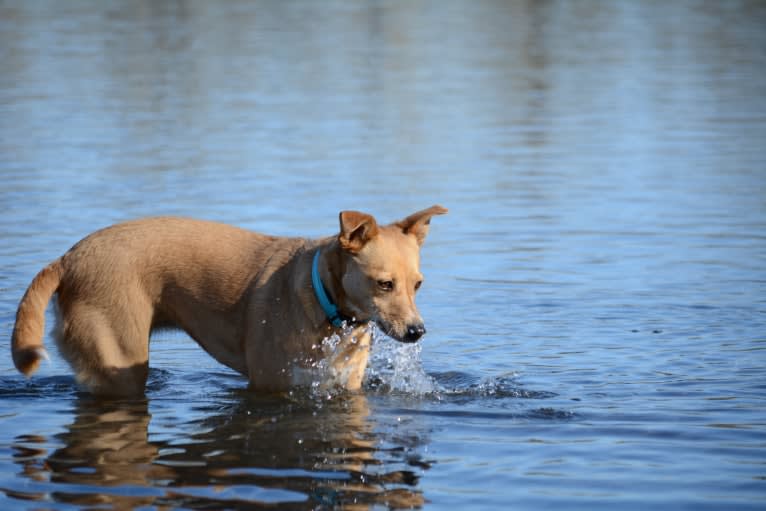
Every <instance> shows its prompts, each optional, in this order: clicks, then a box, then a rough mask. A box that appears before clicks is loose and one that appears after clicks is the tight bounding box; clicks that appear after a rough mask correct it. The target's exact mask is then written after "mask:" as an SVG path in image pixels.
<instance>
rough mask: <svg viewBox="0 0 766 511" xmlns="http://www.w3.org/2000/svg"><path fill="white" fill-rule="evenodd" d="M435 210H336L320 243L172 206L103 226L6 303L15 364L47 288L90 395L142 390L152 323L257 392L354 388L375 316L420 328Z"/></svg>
mask: <svg viewBox="0 0 766 511" xmlns="http://www.w3.org/2000/svg"><path fill="white" fill-rule="evenodd" d="M445 213H447V209H445V208H443V207H441V206H438V205H435V206H432V207H430V208H428V209H425V210H422V211H418V212H417V213H414V214H412V215H410V216H408V217H406V218H405V219H403V220H400V221H398V222H394V223H392V224H390V225H385V226H384V225H379V224H378V223H377V221H376V220H375V218H374V217H373V216H371V215H369V214H366V213H361V212H358V211H342V212H341V213H340V214H339V221H340V232H339V233H338V234H337V235H335V236H331V237H327V238H323V239H319V240H308V239H304V238H289V237H277V236H268V235H264V234H259V233H256V232H252V231H248V230H244V229H240V228H237V227H233V226H229V225H226V224H219V223H215V222H209V221H203V220H193V219H189V218H179V217H154V218H145V219H140V220H134V221H128V222H125V223H121V224H116V225H112V226H110V227H106V228H104V229H102V230H99V231H96V232H94V233H93V234H91V235H89V236H87V237H85V238H84V239H82V240H81V241H79V242H78V243H77V244H75V245H74V246H73V247H72V248H71V249H70V250H69V251H68V252H66V253H65V254H64V255H63V256H61V257H60V258H58V259H56V260H55V261H53V262H52V263H51V264H49V265H48V266H47V267H45V268H44V269H43V270H41V271H40V273H38V274H37V276H35V278H34V279H33V280H32V283H31V284H30V286H29V288H28V289H27V291H26V293H25V294H24V296H23V298H22V299H21V302H20V304H19V308H18V311H17V313H16V323H15V326H14V329H13V334H12V340H11V349H12V355H13V362H14V365H15V366H16V368H17V369H18V370H19V371H20V372H21V373H23V374H24V375H27V376H29V375H31V374H32V373H33V372H34V371H35V370H36V369H37V367H38V365H39V364H40V361H41V360H42V359H43V358H47V354H46V351H45V348H44V347H43V341H42V338H43V330H44V322H45V308H46V306H47V303H48V302H49V301H50V299H51V297H52V296H53V294H54V293H56V294H57V299H56V302H55V303H56V305H57V307H56V317H57V321H56V323H57V324H56V327H55V328H54V332H53V335H54V337H55V339H56V341H57V345H58V347H59V351H60V352H61V354H62V356H63V357H64V358H65V359H66V360H67V362H68V363H69V364H70V366H71V367H72V369H73V371H74V373H75V376H76V379H77V381H78V383H79V384H80V385H81V386H83V387H84V388H85V389H86V390H88V391H90V392H91V393H93V394H95V395H103V396H117V397H120V396H137V395H139V396H140V395H143V393H144V390H145V386H146V379H147V376H148V371H149V337H150V334H151V332H152V331H154V330H157V329H161V328H180V329H182V330H184V331H185V332H186V333H188V334H189V335H190V336H191V337H192V338H193V339H194V340H195V341H197V343H199V345H200V346H202V348H203V349H204V350H205V351H207V352H208V353H209V354H210V355H211V356H212V357H213V358H215V359H216V360H218V361H219V362H220V363H222V364H224V365H226V366H228V367H230V368H232V369H234V370H235V371H237V372H239V373H241V374H243V375H245V376H246V377H247V378H248V380H249V385H250V387H251V388H252V389H254V390H256V391H260V392H269V393H280V392H286V391H288V390H290V389H291V388H294V387H296V386H305V385H309V384H316V378H317V377H321V379H322V380H323V381H322V382H321V384H322V386H323V387H324V386H332V387H340V388H343V389H347V390H350V391H356V390H359V389H360V388H361V386H362V383H363V377H364V371H365V368H366V366H367V361H368V358H369V353H370V343H371V328H370V327H371V324H372V323H374V324H376V325H377V326H378V327H379V328H380V329H381V330H382V331H383V332H384V333H385V334H387V335H389V336H390V337H393V338H394V339H396V340H397V341H401V342H416V341H417V340H418V339H420V338H421V337H422V336H423V334H425V332H426V329H425V326H424V324H423V320H422V318H421V316H420V314H419V312H418V309H417V308H416V306H415V294H416V292H417V290H418V289H419V288H420V285H421V284H422V282H423V276H422V275H421V273H420V271H419V266H420V247H421V246H422V244H423V241H424V240H425V237H426V235H427V233H428V229H429V224H430V221H431V217H433V216H434V215H442V214H445ZM328 340H331V341H332V342H328ZM319 369H321V371H320V372H321V374H319V373H318V370H319Z"/></svg>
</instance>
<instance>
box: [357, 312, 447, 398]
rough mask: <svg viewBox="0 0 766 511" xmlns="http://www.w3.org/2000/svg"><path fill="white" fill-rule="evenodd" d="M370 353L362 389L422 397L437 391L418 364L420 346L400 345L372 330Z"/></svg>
mask: <svg viewBox="0 0 766 511" xmlns="http://www.w3.org/2000/svg"><path fill="white" fill-rule="evenodd" d="M371 333H372V339H373V343H372V353H371V355H370V363H369V365H368V367H367V383H366V385H367V386H368V387H370V388H372V389H375V390H379V391H383V392H392V393H404V394H412V395H418V396H423V395H427V394H435V393H437V392H439V391H440V390H441V389H440V387H439V385H438V383H437V382H436V381H435V380H434V379H433V378H431V377H430V376H429V375H428V374H426V372H425V370H424V369H423V365H422V363H421V360H420V352H421V350H422V348H421V345H420V343H411V344H409V343H402V342H397V341H395V340H394V339H392V338H390V337H388V336H387V335H385V334H384V333H383V332H382V331H381V330H380V329H379V328H378V327H377V326H374V325H373V326H372V332H371Z"/></svg>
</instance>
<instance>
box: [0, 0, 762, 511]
mask: <svg viewBox="0 0 766 511" xmlns="http://www.w3.org/2000/svg"><path fill="white" fill-rule="evenodd" d="M764 27H766V5H764V4H763V3H762V2H720V3H719V2H702V1H678V2H672V3H667V4H666V3H661V2H632V1H627V0H626V1H601V2H598V1H578V2H564V1H560V2H559V1H550V2H521V1H519V2H516V1H513V2H457V1H454V2H453V1H447V2H396V1H394V2H385V3H378V2H341V1H337V2H335V1H333V2H323V3H321V4H320V3H316V2H237V1H230V2H220V3H211V2H205V1H199V2H195V1H187V2H162V3H156V2H140V1H134V2H85V1H83V2H79V1H77V2H53V1H42V0H41V1H31V2H0V48H1V49H0V66H1V67H0V70H1V71H2V72H0V213H2V214H0V351H2V352H4V353H6V354H8V352H9V339H10V334H11V331H12V328H13V321H14V316H15V310H16V306H17V304H18V300H19V299H20V297H21V295H22V294H23V292H24V290H25V289H26V286H27V285H28V284H29V281H30V280H31V279H32V277H33V276H34V274H35V273H36V272H37V271H39V269H40V268H42V267H43V266H44V265H45V264H47V263H48V262H49V261H51V260H52V259H54V258H55V257H57V256H59V255H60V254H61V253H63V252H64V251H65V250H66V249H68V248H69V247H70V246H71V245H72V244H74V243H75V242H76V241H77V240H79V239H80V238H82V237H83V236H85V235H86V234H88V233H90V232H92V231H93V230H95V229H97V228H100V227H103V226H105V225H108V224H111V223H113V222H117V221H121V220H125V219H129V218H134V217H139V216H146V215H159V214H179V215H189V216H195V217H200V218H207V219H212V220H219V221H224V222H228V223H232V224H236V225H239V226H243V227H246V228H252V229H256V230H259V231H264V232H268V233H272V234H280V235H302V236H325V235H329V234H331V233H333V232H336V230H337V214H338V211H340V210H342V209H360V210H364V211H369V212H372V213H374V214H375V215H377V217H378V218H379V219H380V220H381V221H393V220H396V219H398V218H401V217H404V216H406V215H408V214H409V213H411V212H413V211H416V210H418V209H421V208H424V207H427V206H430V205H431V204H434V203H440V204H443V205H445V206H447V207H449V208H450V213H449V215H447V216H443V217H438V218H435V219H434V221H433V225H432V229H431V233H430V234H429V238H428V240H427V241H426V245H425V246H424V248H423V254H422V270H423V273H424V274H425V275H426V283H425V285H424V287H423V289H422V291H421V292H420V294H419V298H418V300H419V306H420V309H421V312H422V314H423V316H424V317H425V319H426V321H427V326H428V331H429V333H428V335H427V336H426V337H425V338H424V339H423V341H422V342H421V343H420V344H419V345H417V346H415V347H404V346H401V345H397V344H396V343H394V342H393V341H391V340H387V339H384V338H382V337H380V336H378V337H377V339H376V345H375V348H374V351H375V353H374V357H373V361H372V364H371V367H370V370H369V374H368V381H367V385H366V390H365V392H364V393H363V394H362V395H353V396H349V395H318V396H317V395H305V394H301V393H299V392H296V393H294V394H293V395H292V396H287V397H285V398H280V399H277V398H273V397H265V396H258V395H253V394H252V393H250V392H248V391H247V390H246V382H245V381H243V380H242V379H241V378H240V377H238V376H237V375H235V374H233V373H232V372H231V371H229V370H227V369H226V368H223V367H221V366H220V365H218V364H217V363H216V362H215V361H213V360H212V359H210V357H208V356H207V355H206V354H205V353H204V352H203V351H202V350H201V349H200V348H199V347H198V346H196V345H195V344H194V343H193V342H192V341H190V340H189V339H188V338H186V337H185V336H183V335H180V334H172V333H161V334H159V335H157V336H156V338H155V339H153V341H152V348H151V349H152V351H151V357H152V366H153V369H152V372H151V374H150V382H149V387H148V390H147V395H146V399H143V400H129V401H117V402H100V401H97V400H94V399H92V398H90V397H89V396H87V395H85V394H82V393H80V392H78V390H77V388H76V386H75V385H74V382H73V380H72V378H71V375H70V372H69V369H68V367H67V366H66V364H65V363H64V362H63V361H62V359H61V357H60V356H59V355H58V353H57V352H56V349H55V346H54V344H53V342H52V340H51V339H50V337H47V338H46V343H47V345H48V348H49V351H50V352H51V359H52V360H51V362H50V363H49V364H45V365H43V367H42V368H41V370H40V371H39V373H38V374H37V375H36V376H35V377H34V378H33V379H31V380H29V381H26V380H25V379H23V378H22V377H21V376H19V375H18V374H17V373H16V372H15V369H14V368H13V365H12V363H11V361H10V356H8V355H6V357H5V358H4V359H2V360H3V361H2V362H0V507H2V508H3V509H27V508H35V509H40V508H45V509H73V508H83V507H84V508H88V507H101V508H104V507H106V508H110V507H111V508H130V507H149V508H151V507H163V506H164V507H179V508H230V509H239V508H252V507H259V506H272V507H283V508H288V509H313V508H332V507H338V506H344V507H347V508H351V509H355V508H376V507H377V508H387V507H388V508H407V507H426V508H433V509H469V508H470V509H491V508H493V509H507V508H509V507H510V508H518V509H541V508H552V507H555V508H560V509H563V508H577V509H598V508H603V509H617V508H619V509H646V508H647V507H649V506H651V507H652V508H657V509H727V510H728V509H762V508H763V507H764V506H765V505H766V451H765V450H764V446H766V399H764V395H766V351H765V349H766V335H765V334H764V332H766V170H765V169H766V143H764V141H766V71H764V70H766V52H764V48H766V30H764ZM48 319H49V324H50V320H52V316H50V315H49V317H48Z"/></svg>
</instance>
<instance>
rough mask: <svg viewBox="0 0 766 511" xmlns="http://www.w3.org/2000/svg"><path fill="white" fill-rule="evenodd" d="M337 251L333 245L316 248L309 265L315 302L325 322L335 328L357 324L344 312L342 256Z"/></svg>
mask: <svg viewBox="0 0 766 511" xmlns="http://www.w3.org/2000/svg"><path fill="white" fill-rule="evenodd" d="M338 250H340V247H338V246H337V245H336V244H335V243H329V244H322V245H320V246H318V247H317V249H316V252H315V253H314V256H313V257H312V265H311V283H312V289H313V291H314V298H315V301H316V303H317V304H318V305H319V306H320V308H321V310H322V313H323V314H324V316H325V318H326V320H327V321H329V322H330V324H331V325H332V326H333V327H336V328H339V327H341V326H342V325H343V323H346V324H347V325H353V324H355V323H357V322H356V321H355V320H354V319H353V318H352V317H351V316H350V315H348V314H346V313H345V311H344V307H343V300H344V297H345V293H344V292H343V284H342V282H341V278H342V277H341V276H342V273H343V268H342V256H340V255H339V254H338V253H337V251H338ZM330 261H332V262H330ZM333 262H334V264H333Z"/></svg>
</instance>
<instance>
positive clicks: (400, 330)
mask: <svg viewBox="0 0 766 511" xmlns="http://www.w3.org/2000/svg"><path fill="white" fill-rule="evenodd" d="M446 212H447V210H446V209H445V208H443V207H441V206H431V207H430V208H428V209H424V210H423V211H418V212H417V213H414V214H412V215H410V216H408V217H407V218H405V219H404V220H401V221H399V222H396V223H393V224H391V225H387V226H379V225H378V223H377V222H376V221H375V218H373V217H372V216H371V215H368V214H366V213H360V212H358V211H343V212H341V213H340V234H339V235H338V243H339V244H340V247H341V249H342V251H343V253H344V256H345V257H344V258H345V259H346V261H345V263H346V264H345V265H344V266H345V271H344V273H343V276H342V286H343V293H344V302H345V303H344V304H343V305H344V308H346V309H347V310H348V311H350V312H351V313H352V314H353V316H354V317H355V318H356V319H357V320H360V321H374V322H375V323H376V324H377V325H378V326H379V327H380V328H381V329H382V330H383V331H384V332H385V333H386V334H387V335H390V336H391V337H393V338H394V339H396V340H398V341H401V342H415V341H417V340H418V339H420V337H421V336H422V335H423V334H424V333H425V332H426V328H425V325H424V324H423V319H422V318H421V317H420V313H419V312H418V309H417V307H416V306H415V294H416V293H417V291H418V289H419V288H420V286H421V284H422V283H423V275H422V274H421V273H420V269H419V268H420V247H421V245H423V241H424V240H425V237H426V234H428V226H429V223H430V222H431V217H432V216H434V215H443V214H445V213H446Z"/></svg>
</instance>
